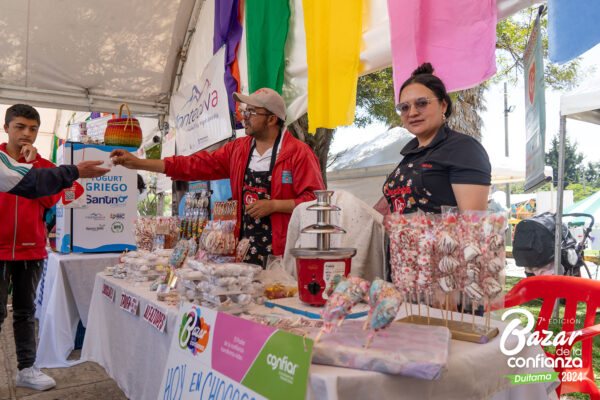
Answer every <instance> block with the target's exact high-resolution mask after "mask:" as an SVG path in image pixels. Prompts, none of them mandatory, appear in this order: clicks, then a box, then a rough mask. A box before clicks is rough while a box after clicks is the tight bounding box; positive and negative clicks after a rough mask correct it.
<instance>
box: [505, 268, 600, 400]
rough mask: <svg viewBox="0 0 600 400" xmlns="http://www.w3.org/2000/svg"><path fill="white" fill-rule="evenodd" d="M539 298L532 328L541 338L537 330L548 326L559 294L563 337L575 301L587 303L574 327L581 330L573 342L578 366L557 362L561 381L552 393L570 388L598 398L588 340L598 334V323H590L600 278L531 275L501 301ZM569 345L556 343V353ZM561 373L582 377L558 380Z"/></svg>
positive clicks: (569, 330) (573, 314) (508, 303)
mask: <svg viewBox="0 0 600 400" xmlns="http://www.w3.org/2000/svg"><path fill="white" fill-rule="evenodd" d="M539 298H541V299H542V300H543V303H542V308H541V309H540V315H539V317H538V319H537V325H536V327H535V330H536V332H540V337H541V338H543V337H545V335H542V332H541V330H543V329H546V330H547V329H548V325H549V324H550V319H551V318H552V311H553V309H554V304H555V302H556V299H559V298H562V299H565V301H566V303H565V312H564V316H563V325H562V330H563V331H564V332H565V333H566V334H567V338H569V337H570V336H571V335H573V330H574V328H575V321H576V318H577V315H576V313H577V304H578V303H579V302H583V303H585V304H586V305H587V309H586V314H585V322H584V327H583V328H582V329H579V330H578V331H577V332H581V335H580V336H578V337H577V338H576V339H575V340H574V342H573V345H574V344H575V343H576V342H579V341H581V342H582V346H581V347H582V349H581V360H582V367H581V368H561V366H560V365H559V366H558V367H557V369H556V372H558V373H559V375H558V376H559V379H561V385H560V386H559V387H558V388H557V389H556V393H557V394H558V396H559V397H560V395H561V394H566V393H571V392H581V393H588V394H589V395H590V399H591V400H600V390H599V389H598V386H596V382H595V381H594V371H593V370H592V341H593V337H594V336H596V335H598V334H600V324H598V325H594V323H595V319H596V309H597V308H598V307H600V281H595V280H591V279H585V278H576V277H571V276H534V277H531V278H526V279H522V280H521V281H519V282H518V283H517V284H516V285H515V286H514V287H513V288H512V289H511V291H510V292H508V293H507V294H506V297H505V299H504V305H505V307H507V308H508V307H514V306H518V305H521V304H523V303H526V302H528V301H531V300H535V299H539ZM571 347H572V345H569V344H568V343H567V344H565V345H562V346H557V348H556V353H558V354H563V355H569V354H571ZM561 352H562V353H561ZM546 355H547V356H548V357H551V358H554V359H555V358H556V357H557V356H556V355H554V354H551V353H548V352H546ZM563 373H567V374H573V373H574V374H577V375H574V376H579V373H581V374H582V375H583V380H581V381H564V382H562V377H563ZM572 376H573V375H572Z"/></svg>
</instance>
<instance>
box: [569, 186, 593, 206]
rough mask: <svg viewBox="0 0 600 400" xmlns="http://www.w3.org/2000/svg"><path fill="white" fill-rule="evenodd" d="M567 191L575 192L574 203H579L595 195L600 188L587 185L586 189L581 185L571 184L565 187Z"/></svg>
mask: <svg viewBox="0 0 600 400" xmlns="http://www.w3.org/2000/svg"><path fill="white" fill-rule="evenodd" d="M565 190H572V191H573V201H574V202H575V203H577V202H578V201H580V200H583V199H585V198H586V197H589V196H591V195H593V194H594V193H596V192H597V191H598V190H600V188H598V187H595V186H591V185H585V189H584V188H583V184H581V183H570V184H569V185H567V186H566V187H565Z"/></svg>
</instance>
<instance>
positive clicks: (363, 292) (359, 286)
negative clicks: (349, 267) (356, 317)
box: [334, 276, 371, 327]
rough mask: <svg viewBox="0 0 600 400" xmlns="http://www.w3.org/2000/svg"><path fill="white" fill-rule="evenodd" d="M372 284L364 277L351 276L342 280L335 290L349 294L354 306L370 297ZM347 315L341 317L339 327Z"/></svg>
mask: <svg viewBox="0 0 600 400" xmlns="http://www.w3.org/2000/svg"><path fill="white" fill-rule="evenodd" d="M370 286H371V285H370V284H369V282H367V281H366V280H364V279H362V278H358V277H353V276H350V277H348V279H347V280H344V281H341V282H340V283H339V284H338V285H337V286H336V288H335V290H334V292H339V293H345V294H347V295H348V296H349V297H350V300H351V301H352V306H355V305H356V304H357V303H359V302H361V301H362V300H363V299H368V297H369V294H368V293H369V288H370ZM345 317H346V315H344V316H343V317H342V318H341V319H340V322H339V323H338V327H340V326H342V323H343V322H344V318H345Z"/></svg>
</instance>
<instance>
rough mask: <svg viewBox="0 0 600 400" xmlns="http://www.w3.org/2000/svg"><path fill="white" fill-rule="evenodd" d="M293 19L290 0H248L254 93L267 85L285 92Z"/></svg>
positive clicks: (248, 43)
mask: <svg viewBox="0 0 600 400" xmlns="http://www.w3.org/2000/svg"><path fill="white" fill-rule="evenodd" d="M289 19H290V5H289V3H288V0H276V1H273V0H247V1H246V54H247V57H248V85H249V86H250V88H249V90H250V93H254V92H255V91H256V90H258V89H260V88H264V87H268V88H271V89H273V90H275V91H277V92H278V93H279V94H281V88H282V87H283V71H284V69H285V58H284V52H283V50H284V47H285V41H286V39H287V34H288V28H289Z"/></svg>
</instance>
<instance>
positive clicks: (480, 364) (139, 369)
mask: <svg viewBox="0 0 600 400" xmlns="http://www.w3.org/2000/svg"><path fill="white" fill-rule="evenodd" d="M104 282H107V283H108V284H110V285H111V286H113V287H114V288H115V289H116V296H115V301H114V302H111V301H109V300H108V299H107V298H106V297H105V296H103V295H102V293H101V290H102V286H103V283H104ZM147 287H148V285H144V286H136V287H132V286H131V285H129V284H128V283H127V282H124V281H123V280H119V279H114V278H112V277H108V276H104V275H103V274H98V275H97V276H96V282H95V285H94V290H93V294H92V303H91V306H90V313H89V322H88V327H87V332H86V340H85V342H84V345H83V351H82V359H85V360H88V361H95V362H97V363H99V364H100V365H102V366H103V367H104V368H105V369H106V371H107V373H108V374H109V375H110V376H111V377H112V378H113V379H114V380H115V381H116V382H117V384H118V385H119V387H120V388H121V389H122V390H123V392H124V393H125V395H126V396H127V397H128V398H130V399H153V398H156V396H157V393H158V389H159V387H160V382H161V379H162V374H163V372H164V371H163V369H164V365H165V362H166V360H167V355H168V348H169V344H170V342H171V337H172V335H173V333H174V331H175V329H176V323H177V321H176V317H177V308H176V307H173V306H170V307H168V306H166V305H165V304H164V303H161V302H158V301H156V300H155V297H156V295H155V293H153V292H149V291H148V289H147ZM123 291H126V292H127V293H129V294H135V295H137V296H138V298H139V300H140V309H139V310H140V311H139V313H141V312H143V310H144V308H145V306H146V304H148V303H149V302H150V303H152V304H155V305H157V306H158V307H160V308H162V309H163V310H165V311H166V312H167V316H168V322H167V327H166V332H165V333H160V332H158V331H157V330H156V329H155V328H154V327H153V326H151V325H150V324H148V323H147V322H145V321H144V320H143V319H142V317H141V316H140V315H139V314H138V316H134V315H131V314H128V313H127V312H125V311H123V310H121V309H119V304H118V299H119V298H120V296H121V293H122V292H123ZM415 310H416V306H415ZM256 312H258V313H261V312H268V313H273V312H274V310H273V309H266V308H264V309H263V308H262V307H261V308H257V309H256ZM402 312H403V311H402ZM434 312H435V311H432V313H434ZM479 322H482V319H480V321H479ZM492 323H493V324H495V325H499V326H503V324H502V323H500V322H497V321H492ZM499 340H500V337H499V336H497V337H496V338H494V339H492V340H491V341H490V342H489V343H487V344H483V345H482V344H474V343H468V342H462V341H457V340H452V341H451V344H450V358H449V363H448V369H447V370H446V371H444V372H443V374H442V378H441V379H440V380H438V381H426V380H422V379H415V378H409V377H404V376H392V375H386V374H382V373H378V372H369V371H361V370H354V369H348V368H338V367H331V366H326V365H316V364H313V365H311V368H310V378H309V384H308V390H307V398H308V399H366V398H382V399H387V398H389V399H444V400H446V399H460V400H465V399H477V400H481V399H493V400H508V399H513V400H521V399H548V398H551V399H556V394H555V392H554V388H555V387H556V386H557V384H558V382H552V383H540V384H526V385H516V386H511V384H510V381H509V380H508V378H504V377H503V376H504V375H508V374H511V375H512V374H520V373H534V372H548V370H531V369H528V370H524V369H522V370H520V369H517V368H515V369H511V368H509V367H508V366H507V363H506V359H507V357H506V356H504V355H503V354H502V353H501V352H500V348H499ZM541 352H542V350H541V348H540V347H538V346H535V347H528V348H526V349H525V350H523V352H521V354H519V355H520V356H523V357H530V356H536V355H537V354H541Z"/></svg>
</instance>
